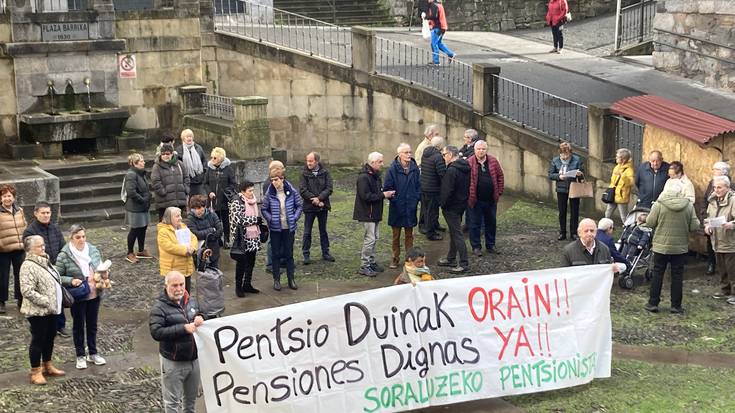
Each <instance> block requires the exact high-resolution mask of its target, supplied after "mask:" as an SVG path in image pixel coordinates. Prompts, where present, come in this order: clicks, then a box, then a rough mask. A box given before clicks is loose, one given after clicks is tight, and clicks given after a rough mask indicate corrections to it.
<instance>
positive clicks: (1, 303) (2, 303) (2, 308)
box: [0, 302, 7, 314]
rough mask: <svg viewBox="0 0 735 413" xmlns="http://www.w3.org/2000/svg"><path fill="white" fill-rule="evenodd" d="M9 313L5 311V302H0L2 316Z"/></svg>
mask: <svg viewBox="0 0 735 413" xmlns="http://www.w3.org/2000/svg"><path fill="white" fill-rule="evenodd" d="M5 313H7V310H6V309H5V302H0V314H5Z"/></svg>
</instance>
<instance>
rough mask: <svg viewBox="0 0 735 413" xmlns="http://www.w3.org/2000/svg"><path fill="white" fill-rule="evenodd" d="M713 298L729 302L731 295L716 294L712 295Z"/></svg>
mask: <svg viewBox="0 0 735 413" xmlns="http://www.w3.org/2000/svg"><path fill="white" fill-rule="evenodd" d="M712 298H714V299H716V300H721V299H723V298H727V299H728V300H729V299H730V294H725V293H723V292H719V293H714V294H712Z"/></svg>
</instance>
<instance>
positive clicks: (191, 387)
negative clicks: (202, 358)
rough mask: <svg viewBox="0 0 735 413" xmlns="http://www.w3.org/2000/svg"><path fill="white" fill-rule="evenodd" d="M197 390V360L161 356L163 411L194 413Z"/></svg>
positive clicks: (167, 412) (166, 412)
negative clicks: (171, 358) (175, 359)
mask: <svg viewBox="0 0 735 413" xmlns="http://www.w3.org/2000/svg"><path fill="white" fill-rule="evenodd" d="M198 392H199V360H193V361H173V360H169V359H167V358H163V357H161V393H162V396H163V411H164V412H165V413H195V411H196V401H197V393H198Z"/></svg>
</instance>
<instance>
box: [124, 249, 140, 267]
mask: <svg viewBox="0 0 735 413" xmlns="http://www.w3.org/2000/svg"><path fill="white" fill-rule="evenodd" d="M125 261H127V262H129V263H131V264H137V263H138V261H139V260H138V257H136V256H135V254H133V253H132V252H131V253H130V254H128V255H127V256H126V257H125Z"/></svg>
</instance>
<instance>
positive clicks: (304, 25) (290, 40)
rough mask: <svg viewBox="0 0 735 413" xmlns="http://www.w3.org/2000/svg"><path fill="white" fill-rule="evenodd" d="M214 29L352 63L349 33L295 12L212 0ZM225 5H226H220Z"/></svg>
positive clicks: (250, 3) (246, 2) (251, 3)
mask: <svg viewBox="0 0 735 413" xmlns="http://www.w3.org/2000/svg"><path fill="white" fill-rule="evenodd" d="M214 7H215V14H214V30H215V31H216V32H220V33H226V34H234V35H238V36H243V37H246V38H249V39H253V40H256V41H258V42H264V43H270V44H273V45H277V46H285V47H288V48H291V49H295V50H300V51H303V52H307V53H309V55H311V56H318V57H321V58H324V59H329V60H333V61H335V62H339V63H342V64H346V65H351V64H352V33H351V30H350V28H349V27H340V26H335V25H333V24H329V23H325V22H323V21H320V20H315V19H311V18H308V17H306V16H301V15H299V14H295V13H290V12H287V11H283V10H279V9H275V8H273V7H270V6H266V5H262V4H257V3H253V2H250V1H244V0H238V1H237V3H235V2H233V1H220V0H215V1H214ZM218 7H219V8H218ZM224 7H227V8H224Z"/></svg>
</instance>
